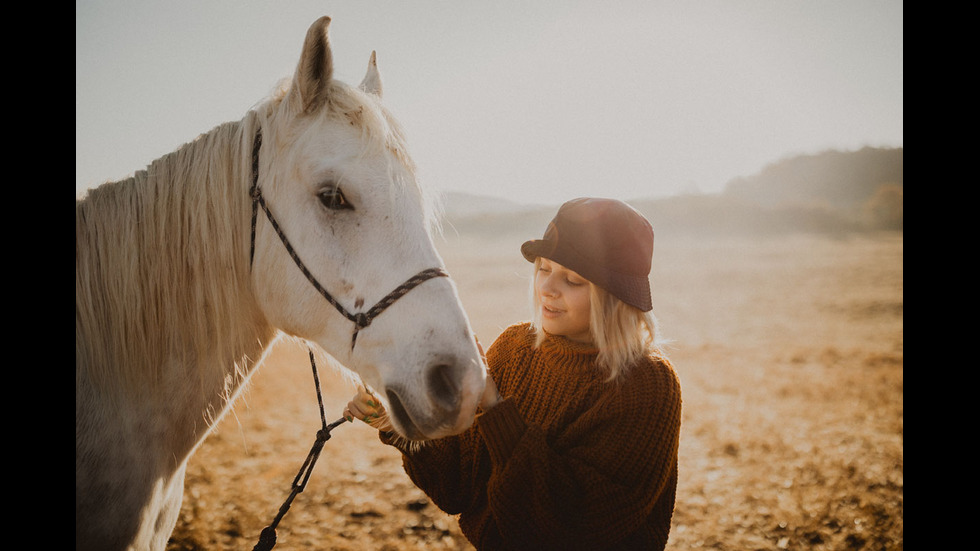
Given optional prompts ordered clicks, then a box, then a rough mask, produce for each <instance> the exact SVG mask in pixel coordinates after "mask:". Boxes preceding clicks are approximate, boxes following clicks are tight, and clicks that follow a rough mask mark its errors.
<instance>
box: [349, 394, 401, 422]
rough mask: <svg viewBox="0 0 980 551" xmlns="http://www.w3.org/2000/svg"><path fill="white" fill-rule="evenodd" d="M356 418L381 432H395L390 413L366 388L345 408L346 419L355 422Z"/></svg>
mask: <svg viewBox="0 0 980 551" xmlns="http://www.w3.org/2000/svg"><path fill="white" fill-rule="evenodd" d="M355 417H356V418H357V419H360V420H361V421H364V422H365V423H367V424H369V425H371V426H372V427H374V428H376V429H378V430H379V431H381V432H391V431H393V430H394V429H393V428H392V427H391V420H390V419H389V418H388V412H387V411H385V408H384V406H382V405H381V401H380V400H378V399H377V398H375V397H374V395H372V394H371V393H370V392H368V391H367V390H365V389H364V388H360V389H358V391H357V394H355V395H354V398H352V399H351V401H350V402H348V403H347V407H346V408H344V418H345V419H347V420H348V421H352V422H353V421H354V418H355Z"/></svg>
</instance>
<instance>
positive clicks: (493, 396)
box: [476, 339, 503, 411]
mask: <svg viewBox="0 0 980 551" xmlns="http://www.w3.org/2000/svg"><path fill="white" fill-rule="evenodd" d="M476 347H477V348H478V349H479V350H480V357H481V358H483V366H484V368H486V366H487V354H486V352H484V351H483V345H481V344H480V339H477V340H476ZM502 399H503V398H501V397H500V393H499V392H498V391H497V385H496V383H494V382H493V377H491V376H490V371H489V370H488V371H487V386H486V388H484V389H483V396H482V397H481V398H480V409H482V410H483V411H487V410H488V409H490V408H492V407H493V406H495V405H497V402H499V401H500V400H502Z"/></svg>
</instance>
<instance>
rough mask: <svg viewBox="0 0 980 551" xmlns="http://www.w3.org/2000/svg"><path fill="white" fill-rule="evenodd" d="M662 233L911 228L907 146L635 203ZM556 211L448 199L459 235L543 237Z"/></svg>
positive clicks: (784, 164) (821, 158)
mask: <svg viewBox="0 0 980 551" xmlns="http://www.w3.org/2000/svg"><path fill="white" fill-rule="evenodd" d="M630 204H632V205H633V206H634V207H636V208H637V210H639V211H640V212H642V213H643V214H644V215H645V216H647V217H648V218H649V219H650V221H651V223H652V224H653V227H654V231H655V232H657V233H658V234H664V235H669V234H674V235H694V236H712V235H781V234H789V233H819V234H829V235H846V234H854V233H861V232H869V231H902V230H903V228H904V169H903V148H891V149H877V148H864V149H861V150H858V151H851V152H842V151H826V152H823V153H819V154H816V155H800V156H795V157H789V158H786V159H782V160H779V161H776V162H774V163H772V164H770V165H767V166H766V167H764V168H763V169H762V170H761V171H760V172H759V173H758V174H755V175H751V176H746V177H739V178H735V179H733V180H732V181H730V182H729V183H728V185H727V186H726V188H725V190H724V191H723V192H722V193H720V194H690V195H679V196H674V197H667V198H662V199H637V200H632V201H630ZM556 210H557V209H556V207H542V206H525V205H519V204H517V203H511V202H509V201H506V200H501V199H492V198H487V197H478V196H471V195H466V194H449V195H448V196H447V198H446V207H445V212H446V216H447V217H448V218H449V219H450V220H451V221H452V223H453V224H454V226H455V227H456V228H457V229H458V230H460V231H471V232H473V233H479V234H485V235H494V234H496V235H504V234H510V233H515V232H519V233H521V234H527V235H536V234H538V233H540V232H541V231H543V228H544V227H545V225H546V224H547V222H548V220H550V219H551V217H552V216H554V213H555V211H556Z"/></svg>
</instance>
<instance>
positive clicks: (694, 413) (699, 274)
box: [168, 231, 904, 551]
mask: <svg viewBox="0 0 980 551" xmlns="http://www.w3.org/2000/svg"><path fill="white" fill-rule="evenodd" d="M448 233H449V236H448V237H447V239H446V240H445V242H444V243H442V245H441V249H442V252H443V255H444V257H445V259H446V262H447V265H448V267H449V269H450V271H451V272H452V273H453V276H454V279H455V280H456V282H457V284H458V286H459V291H460V296H461V298H462V300H463V303H464V305H465V306H466V308H467V311H468V312H469V314H470V317H471V319H472V320H473V324H474V327H475V328H476V330H477V332H478V335H479V336H480V338H481V341H483V343H484V344H485V345H486V344H489V343H490V342H492V340H493V339H494V338H495V337H496V336H497V334H499V333H500V331H501V330H502V329H503V328H504V327H505V326H507V325H509V324H510V323H512V322H515V321H518V320H521V319H526V317H527V307H526V304H527V300H526V299H527V287H528V279H527V278H528V264H527V263H526V262H525V261H524V260H523V259H522V258H521V257H520V254H519V252H518V247H519V245H520V242H521V241H522V239H521V238H520V237H516V236H515V237H513V238H511V237H508V236H507V235H497V236H494V238H493V239H478V238H475V237H471V236H468V235H466V234H465V233H463V232H462V231H461V232H460V233H461V234H463V237H460V236H459V235H456V234H453V233H452V231H450V232H448ZM657 239H658V241H657V249H656V252H655V254H654V264H655V268H654V274H653V282H654V308H655V312H656V314H657V316H658V317H659V319H660V322H661V324H662V327H663V329H664V331H665V333H666V335H667V336H668V337H670V338H671V339H672V340H673V344H672V347H671V351H672V353H671V357H672V359H673V360H674V363H675V365H676V367H677V369H678V372H679V374H680V378H681V382H682V385H683V392H684V419H683V426H682V434H681V448H680V469H681V472H680V476H681V478H680V483H679V488H678V496H677V505H676V509H675V514H674V523H673V529H672V532H671V541H670V544H669V546H668V548H669V549H673V550H687V549H700V548H708V549H721V550H739V551H745V550H748V551H752V550H762V549H828V550H829V549H834V550H838V549H854V550H865V549H866V550H901V549H902V548H903V545H904V523H903V519H904V512H903V507H904V497H903V496H904V480H903V474H904V453H903V450H904V401H903V384H904V377H903V364H904V359H903V358H904V356H903V354H904V353H903V343H904V337H903V320H904V317H903V298H904V290H903V239H902V237H901V235H900V234H899V235H889V236H877V237H860V238H850V239H845V240H831V239H826V238H816V237H782V238H772V239H751V240H750V239H713V240H693V239H686V238H682V237H672V236H669V235H667V236H663V235H659V234H658V238H657ZM321 379H322V380H325V382H326V384H327V386H328V387H329V388H328V389H327V390H326V391H325V393H326V396H325V399H326V401H327V409H328V416H329V417H330V418H331V419H334V418H338V417H339V416H340V412H341V410H342V408H343V405H344V404H345V403H346V401H347V399H348V397H349V396H350V395H351V393H352V389H351V388H350V387H349V386H347V385H346V384H345V383H343V382H342V381H341V379H340V377H332V376H331V375H330V374H329V373H323V372H322V371H321ZM243 398H244V399H243V400H242V401H240V402H239V403H238V404H237V406H236V408H235V412H234V413H233V414H230V415H228V416H227V417H226V418H225V419H224V420H223V421H222V423H221V424H220V425H219V427H218V431H217V432H216V433H215V434H214V435H212V436H211V437H210V438H209V439H208V440H207V441H206V442H205V443H204V445H203V446H202V447H201V449H200V450H199V451H198V453H197V454H196V455H195V456H194V457H193V459H192V460H191V462H190V465H189V468H188V473H187V485H186V490H185V498H184V504H183V508H182V510H181V516H180V520H179V522H178V525H177V529H176V531H175V532H174V536H173V539H172V541H171V544H170V546H169V547H168V549H170V550H185V549H209V550H210V549H214V550H221V549H236V550H240V549H251V548H252V546H253V545H254V544H255V542H256V541H257V538H258V535H259V532H260V531H261V530H262V528H263V527H264V526H265V525H266V524H267V523H268V522H269V521H271V519H272V518H273V516H274V515H275V514H276V512H277V510H278V508H279V505H280V503H281V502H282V500H283V498H284V497H285V496H286V495H287V494H288V492H289V484H290V483H291V481H292V479H293V477H294V476H295V474H296V471H297V470H298V468H299V466H300V464H301V462H302V460H303V459H304V458H305V456H306V453H307V451H308V450H309V446H310V445H311V444H312V442H313V437H314V434H315V432H316V429H317V428H318V423H319V421H318V413H317V409H316V398H315V394H314V391H313V385H312V375H311V374H310V368H309V364H308V360H307V357H306V352H305V351H304V350H302V349H300V348H298V347H297V346H295V345H294V344H289V343H285V344H283V345H281V346H280V347H279V348H278V349H277V351H276V353H275V354H274V355H273V357H272V358H271V359H270V362H269V364H268V365H265V366H264V367H263V368H262V369H261V370H260V372H259V373H258V374H257V375H256V376H255V377H254V379H253V382H252V385H251V386H250V388H249V389H248V391H247V392H246V393H245V395H244V396H243ZM278 532H279V544H278V545H277V547H276V549H284V550H287V549H324V550H328V549H351V550H356V549H368V548H373V549H389V550H409V549H472V547H470V546H469V545H468V544H467V543H466V542H465V540H464V538H462V536H461V535H460V533H459V530H458V528H457V526H456V524H455V521H454V519H453V518H451V517H449V516H447V515H445V514H443V513H441V512H440V511H439V510H438V509H436V508H435V507H434V506H433V505H431V504H430V503H429V502H428V501H427V500H426V499H425V496H424V494H422V492H420V491H419V490H418V489H417V488H415V487H414V486H413V485H412V484H411V482H410V481H409V479H408V477H407V476H406V475H405V474H404V473H403V472H402V470H401V467H400V461H399V456H398V454H397V452H395V451H394V450H393V449H392V448H389V447H386V446H384V445H382V444H381V443H380V442H378V440H377V438H376V434H375V433H374V431H373V430H372V429H369V428H368V427H366V426H364V425H363V424H360V423H359V424H356V425H347V424H345V425H342V426H341V427H338V428H337V429H336V430H335V431H334V433H333V438H332V439H331V440H330V441H329V442H327V444H326V446H325V448H324V452H323V455H322V456H321V458H320V462H319V463H318V465H317V468H316V470H315V472H314V473H313V476H312V479H311V481H310V485H309V487H308V488H307V489H306V491H305V492H304V493H302V494H300V495H299V497H297V499H296V501H295V502H294V503H293V505H292V508H291V510H290V512H289V514H287V515H286V517H285V519H284V520H283V522H282V524H281V525H280V527H279V530H278Z"/></svg>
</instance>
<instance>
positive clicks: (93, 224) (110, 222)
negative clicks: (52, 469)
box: [75, 117, 254, 392]
mask: <svg viewBox="0 0 980 551" xmlns="http://www.w3.org/2000/svg"><path fill="white" fill-rule="evenodd" d="M246 121H248V122H245V121H239V122H234V123H225V124H222V125H220V126H218V127H216V128H215V129H213V130H211V131H210V132H208V133H206V134H202V135H201V136H199V137H198V138H197V139H196V140H194V141H193V142H190V143H188V144H185V145H184V146H182V147H180V148H179V149H178V150H176V151H174V152H172V153H170V154H168V155H165V156H163V157H161V158H160V159H158V160H156V161H154V162H153V163H151V164H150V165H149V166H148V167H147V168H146V169H145V170H141V171H138V172H137V173H135V174H134V175H133V176H132V177H130V178H128V179H126V180H122V181H119V182H115V183H110V184H105V185H102V186H100V187H98V188H95V189H93V190H91V191H90V192H89V193H88V195H87V196H86V197H85V198H84V199H82V200H77V201H76V203H75V317H76V339H75V342H76V364H77V365H79V366H85V368H86V369H87V375H88V376H89V377H91V378H92V379H93V380H94V381H95V382H96V383H97V384H98V383H101V384H102V385H105V384H108V383H109V382H110V381H114V382H116V383H117V384H120V383H121V384H123V385H124V386H125V387H127V388H128V389H130V390H132V391H134V392H138V391H139V390H140V389H143V388H145V387H147V386H152V383H153V382H154V381H158V380H159V377H160V370H161V369H162V368H163V365H164V362H167V361H173V362H176V363H177V364H184V365H189V364H191V363H193V362H194V361H197V360H198V359H203V358H209V359H211V358H213V359H217V360H219V361H221V360H226V361H227V360H232V361H235V362H238V361H241V359H240V358H239V359H231V358H214V354H215V353H216V352H220V351H222V350H228V351H232V350H241V349H242V348H243V347H242V345H243V344H244V343H234V345H232V346H222V347H214V342H215V336H216V335H223V336H226V335H236V334H239V333H240V331H238V330H236V331H233V332H229V329H232V328H235V329H237V328H238V326H239V324H240V323H241V322H240V320H239V319H238V317H239V316H240V311H241V306H240V305H241V304H242V297H241V296H240V295H239V293H241V292H248V289H249V285H248V265H247V262H248V252H247V251H248V246H249V235H248V233H247V232H245V231H243V228H246V227H247V225H248V219H249V217H250V215H251V210H250V203H249V196H248V187H247V184H246V182H247V181H248V180H249V174H250V173H251V157H250V151H249V148H250V147H251V137H250V136H249V135H248V134H249V132H247V130H251V129H252V128H254V117H249V118H246ZM82 332H84V333H85V334H84V335H82V334H79V333H82ZM219 349H220V350H219ZM181 353H186V354H187V355H188V356H190V357H175V356H174V355H175V354H181ZM78 371H79V370H76V376H78V375H79V373H78Z"/></svg>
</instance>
